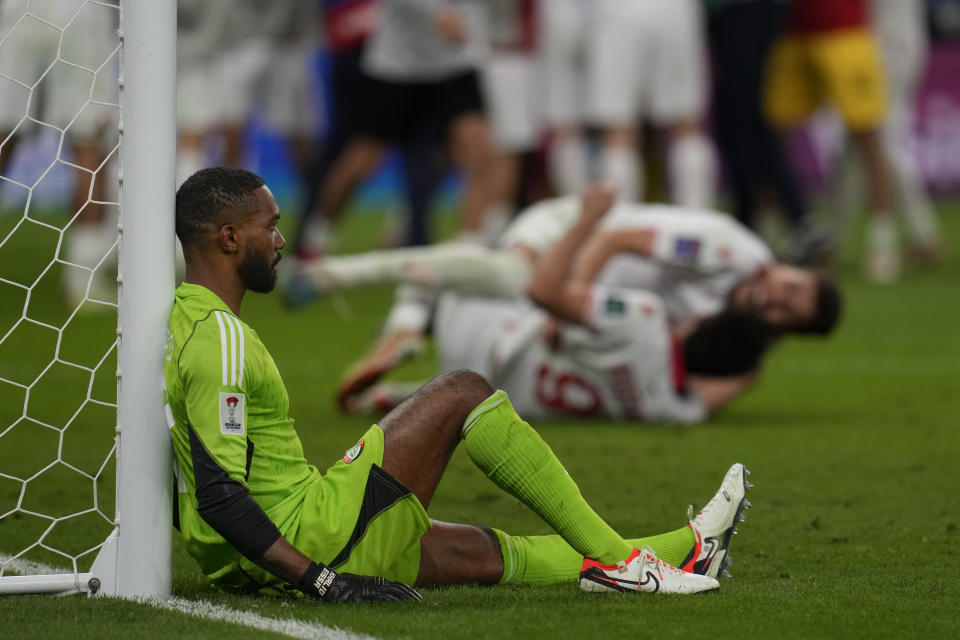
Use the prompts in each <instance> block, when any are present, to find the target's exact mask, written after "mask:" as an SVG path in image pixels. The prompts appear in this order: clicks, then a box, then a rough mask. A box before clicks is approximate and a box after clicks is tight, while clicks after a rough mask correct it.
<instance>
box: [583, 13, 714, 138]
mask: <svg viewBox="0 0 960 640" xmlns="http://www.w3.org/2000/svg"><path fill="white" fill-rule="evenodd" d="M594 12H595V15H594V18H593V20H594V21H593V23H592V27H591V30H590V37H589V43H588V61H589V68H588V72H587V76H588V86H587V92H586V96H587V106H586V109H587V114H586V115H587V119H588V121H589V122H590V123H591V124H595V125H599V126H603V127H609V126H633V125H634V124H635V123H636V121H637V118H638V117H644V118H647V119H649V120H651V121H652V122H654V123H655V124H658V125H666V124H670V123H673V122H678V121H682V120H689V119H695V120H699V119H700V117H701V116H702V115H703V113H704V110H705V108H706V97H707V77H706V52H705V45H704V33H703V29H704V27H703V16H702V9H701V8H700V5H699V2H698V1H697V0H644V1H643V2H623V1H622V0H595V4H594Z"/></svg>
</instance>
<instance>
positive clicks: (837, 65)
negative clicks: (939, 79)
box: [764, 28, 887, 131]
mask: <svg viewBox="0 0 960 640" xmlns="http://www.w3.org/2000/svg"><path fill="white" fill-rule="evenodd" d="M880 65H881V63H880V54H879V51H878V50H877V42H876V40H875V39H874V37H873V34H871V33H870V32H869V31H868V30H867V29H859V28H858V29H844V30H839V31H831V32H829V33H824V34H819V35H813V36H806V35H805V36H785V37H783V38H781V39H780V41H779V42H777V43H776V44H775V45H774V47H773V50H772V51H771V53H770V60H769V62H768V67H767V82H766V87H765V91H764V103H765V104H764V108H765V110H766V112H767V116H768V117H769V118H770V121H771V122H772V123H773V125H774V126H776V127H778V128H781V129H786V128H789V127H792V126H795V125H797V124H799V123H800V122H801V121H803V120H804V119H806V118H807V117H809V116H810V114H811V113H813V111H814V110H816V108H817V107H819V106H820V104H821V103H822V102H824V101H829V102H831V103H832V104H833V106H834V107H836V109H837V110H838V111H839V112H840V115H841V116H842V118H843V121H844V123H845V124H846V126H847V129H849V130H851V131H866V130H869V129H876V128H878V127H879V126H880V124H881V123H882V122H883V119H884V117H885V114H886V110H887V87H886V80H885V76H884V74H883V71H882V69H881V66H880Z"/></svg>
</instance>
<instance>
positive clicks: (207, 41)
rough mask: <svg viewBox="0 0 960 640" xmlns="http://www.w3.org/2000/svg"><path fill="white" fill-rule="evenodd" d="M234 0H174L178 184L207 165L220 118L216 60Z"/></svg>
mask: <svg viewBox="0 0 960 640" xmlns="http://www.w3.org/2000/svg"><path fill="white" fill-rule="evenodd" d="M232 5H233V2H232V0H177V132H178V140H177V184H178V185H179V184H181V183H182V182H183V181H184V180H186V179H187V178H188V177H190V176H192V175H193V174H194V173H196V172H197V171H199V170H200V169H202V168H203V167H205V166H206V165H207V158H206V156H207V142H208V137H209V135H210V134H211V133H213V131H214V129H215V127H216V125H217V123H218V121H219V110H220V101H219V100H217V98H216V91H215V90H214V87H215V86H216V83H217V71H218V69H217V63H218V61H219V56H220V55H221V54H222V53H223V50H224V46H225V45H226V43H227V42H228V41H229V35H228V33H227V30H228V29H229V26H230V25H229V20H228V16H229V13H230V10H231V6H232Z"/></svg>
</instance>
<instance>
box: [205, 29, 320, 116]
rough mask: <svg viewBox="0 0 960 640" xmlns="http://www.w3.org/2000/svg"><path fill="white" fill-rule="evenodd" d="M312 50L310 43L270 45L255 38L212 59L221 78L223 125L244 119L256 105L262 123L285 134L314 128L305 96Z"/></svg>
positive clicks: (309, 103) (220, 114) (218, 98)
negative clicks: (307, 44) (306, 45)
mask: <svg viewBox="0 0 960 640" xmlns="http://www.w3.org/2000/svg"><path fill="white" fill-rule="evenodd" d="M311 53H312V51H311V49H310V48H309V47H303V46H299V45H291V46H289V47H285V46H278V45H274V44H272V43H270V42H268V41H267V40H265V39H263V38H256V39H252V40H248V41H246V42H244V43H243V44H242V45H240V46H237V47H235V48H234V49H232V50H231V51H230V52H229V53H228V54H226V55H224V56H222V57H221V58H220V60H219V62H218V64H217V73H218V75H219V77H220V82H219V87H220V93H219V94H218V95H217V102H218V103H219V104H220V105H221V109H220V113H219V119H220V121H221V122H224V123H227V124H238V123H242V122H245V121H246V120H247V118H249V117H250V116H251V115H252V114H253V112H254V110H255V109H258V108H259V109H262V111H261V115H262V116H263V119H264V121H265V122H266V124H267V126H268V127H270V128H271V129H273V130H274V131H276V132H279V133H283V134H286V135H293V134H298V133H303V134H306V133H310V132H311V131H313V129H314V123H315V117H314V115H315V114H314V112H315V108H314V105H312V104H311V101H310V89H309V85H310V81H309V77H310V72H309V69H308V65H309V59H310V55H311Z"/></svg>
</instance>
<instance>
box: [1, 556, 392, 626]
mask: <svg viewBox="0 0 960 640" xmlns="http://www.w3.org/2000/svg"><path fill="white" fill-rule="evenodd" d="M0 564H2V565H3V570H4V573H7V572H13V573H18V574H20V575H52V574H61V573H66V574H69V573H73V572H72V571H70V570H69V569H65V568H62V567H51V566H49V565H45V564H41V563H39V562H32V561H30V560H22V559H20V558H16V559H15V558H13V556H9V555H6V554H2V553H0ZM134 601H135V602H139V603H142V604H148V605H150V606H152V607H157V608H158V609H167V610H168V611H177V612H180V613H184V614H186V615H188V616H195V617H197V618H206V619H207V620H218V621H220V622H228V623H230V624H239V625H242V626H244V627H252V628H254V629H259V630H261V631H272V632H274V633H279V634H281V635H285V636H287V637H290V638H298V639H300V640H376V638H375V637H374V636H368V635H363V634H358V633H353V632H351V631H344V630H343V629H338V628H336V627H328V626H326V625H323V624H320V623H318V622H304V621H303V620H297V619H296V618H273V617H270V616H261V615H259V614H256V613H250V612H249V611H238V610H236V609H231V608H230V607H227V606H224V605H220V604H213V603H211V602H205V601H203V600H186V599H184V598H178V597H176V596H168V597H165V598H164V597H161V598H136V599H135V600H134ZM318 606H322V605H318Z"/></svg>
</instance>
